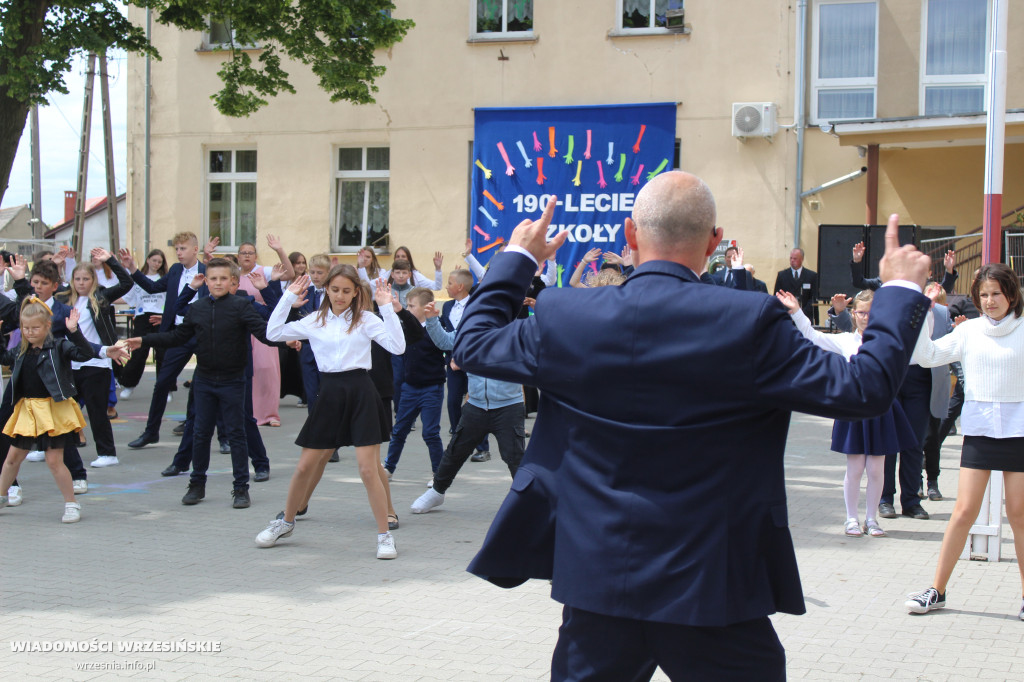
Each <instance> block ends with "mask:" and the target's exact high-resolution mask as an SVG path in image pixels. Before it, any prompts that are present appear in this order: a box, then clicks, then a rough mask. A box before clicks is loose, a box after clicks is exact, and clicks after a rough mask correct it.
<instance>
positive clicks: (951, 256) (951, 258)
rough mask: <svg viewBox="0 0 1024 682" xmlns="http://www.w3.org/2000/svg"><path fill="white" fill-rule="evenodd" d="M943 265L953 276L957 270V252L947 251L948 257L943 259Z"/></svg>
mask: <svg viewBox="0 0 1024 682" xmlns="http://www.w3.org/2000/svg"><path fill="white" fill-rule="evenodd" d="M942 265H943V266H944V267H945V268H946V272H948V273H951V274H952V272H953V270H955V269H956V251H947V252H946V255H945V256H943V257H942Z"/></svg>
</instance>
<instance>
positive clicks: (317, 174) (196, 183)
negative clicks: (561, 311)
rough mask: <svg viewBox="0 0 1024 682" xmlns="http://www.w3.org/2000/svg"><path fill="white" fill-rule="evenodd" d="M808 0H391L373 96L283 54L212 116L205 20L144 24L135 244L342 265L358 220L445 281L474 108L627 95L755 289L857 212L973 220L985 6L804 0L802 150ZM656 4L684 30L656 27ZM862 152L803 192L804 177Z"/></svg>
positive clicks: (1019, 103)
mask: <svg viewBox="0 0 1024 682" xmlns="http://www.w3.org/2000/svg"><path fill="white" fill-rule="evenodd" d="M803 4H804V3H799V2H792V3H789V2H771V1H769V0H730V1H729V2H721V1H718V2H710V1H708V0H687V1H686V3H685V8H683V9H684V12H685V14H684V15H683V16H682V17H681V16H680V14H681V13H680V12H668V13H666V12H665V10H666V9H673V10H675V9H680V8H682V5H683V3H682V2H678V1H675V0H673V1H671V2H670V1H669V0H532V1H531V0H526V1H524V0H416V1H415V2H412V1H410V0H397V2H396V6H397V8H396V10H395V16H400V17H403V18H411V19H413V20H414V21H415V22H416V27H415V28H413V29H412V30H411V31H410V32H409V34H408V36H407V37H406V38H405V40H404V41H402V42H401V43H399V44H398V45H396V46H394V47H393V48H392V49H390V50H387V51H380V52H379V54H378V61H379V63H381V64H383V65H384V66H386V67H387V73H386V75H385V76H384V77H383V78H381V79H380V80H379V81H378V87H379V92H378V93H377V95H376V99H377V103H376V104H374V105H362V106H356V105H350V104H332V103H331V102H330V101H329V99H328V97H327V95H326V94H324V93H323V92H322V91H320V90H319V89H318V87H317V85H316V82H315V80H314V78H313V77H312V75H311V74H310V73H309V71H308V69H306V68H305V67H304V66H302V65H301V64H292V65H291V68H287V67H286V70H288V71H289V72H290V73H291V77H292V83H293V84H294V85H295V87H296V90H297V94H295V95H282V96H280V97H278V98H276V99H273V100H272V101H271V102H270V104H269V106H267V107H265V108H264V109H263V110H261V111H260V112H258V113H256V114H254V115H253V116H251V117H249V118H246V119H232V118H228V117H225V116H222V115H220V114H219V113H218V112H217V111H216V109H215V108H214V107H213V104H212V102H211V101H210V99H209V96H210V95H211V94H212V93H214V92H216V90H217V89H218V87H219V81H218V78H217V75H216V74H217V71H218V69H219V68H220V65H221V62H222V60H223V54H222V53H218V52H217V51H214V50H210V49H209V48H210V47H211V46H212V45H213V44H215V43H216V41H217V40H220V38H218V35H219V33H222V31H218V30H216V27H214V30H213V31H211V32H210V33H207V34H200V33H187V32H179V31H176V30H170V29H167V28H165V27H161V26H159V25H157V24H155V23H154V32H153V42H154V44H155V46H156V47H157V49H158V50H159V51H160V54H161V55H162V57H163V59H162V60H160V61H153V62H152V66H151V68H152V72H151V73H152V75H151V84H152V87H151V90H150V93H151V94H150V119H149V124H150V145H151V147H150V148H151V155H150V187H149V196H150V205H149V232H148V239H149V245H151V246H153V247H162V246H164V245H166V244H167V242H168V240H169V239H170V237H171V235H173V234H174V233H176V232H178V231H182V230H192V231H194V232H196V233H197V234H199V235H200V237H201V238H203V239H205V238H209V237H210V236H213V235H218V236H220V237H221V240H222V244H223V246H222V249H223V250H225V251H228V252H232V251H234V250H236V249H237V245H238V243H239V242H240V241H242V240H247V239H252V238H253V237H254V236H255V237H256V241H257V244H258V245H260V246H263V244H264V243H265V242H264V238H265V235H266V234H268V233H273V234H279V235H281V236H282V238H283V240H284V244H285V248H286V249H288V250H289V251H291V250H298V251H302V252H303V253H305V254H306V255H307V256H309V255H311V254H313V253H317V252H329V253H332V254H336V255H338V256H339V259H340V260H341V261H343V262H354V259H355V253H354V252H355V250H356V247H357V244H355V243H354V242H353V233H352V232H351V228H352V224H353V220H355V223H356V224H357V228H359V229H361V230H362V231H361V232H360V231H359V229H357V231H356V233H355V241H360V240H361V241H364V242H373V241H376V243H377V246H378V247H383V248H378V250H379V251H383V252H384V253H385V254H387V253H389V252H390V251H391V250H393V249H394V248H396V247H397V246H399V245H405V246H408V247H409V248H410V249H411V251H412V253H413V255H414V256H415V257H416V260H417V267H419V268H420V269H421V270H428V269H430V268H429V261H430V256H431V255H432V254H433V252H434V251H438V250H439V251H441V252H442V253H443V254H444V256H445V266H444V269H445V270H446V271H448V270H450V269H451V268H453V267H455V266H457V265H461V264H462V260H461V258H460V257H459V254H460V252H461V251H462V245H463V243H464V241H465V238H466V236H467V233H468V230H469V229H470V227H471V225H472V223H471V222H470V218H469V216H468V206H469V198H468V195H469V191H470V172H471V167H472V158H471V156H470V149H471V144H472V140H473V130H474V129H473V122H474V108H475V107H503V106H507V107H512V106H516V107H519V106H523V107H526V106H561V105H583V104H590V105H594V104H618V103H634V102H677V103H678V107H677V121H676V137H677V138H678V146H679V167H680V168H682V169H684V170H687V171H690V172H692V173H695V174H697V175H699V176H701V177H703V178H704V179H705V180H706V181H707V182H708V183H709V185H710V186H711V188H712V190H713V191H714V193H715V196H716V198H717V201H718V210H719V215H718V222H719V225H721V226H723V227H724V228H725V232H726V237H727V238H729V239H736V240H738V241H739V242H740V244H741V245H742V246H743V247H744V250H745V253H746V258H747V260H748V261H749V262H751V263H753V264H754V265H755V266H756V267H757V269H758V277H760V278H761V279H764V280H766V281H767V282H768V284H769V288H770V287H771V285H772V283H773V282H774V277H775V274H774V273H775V271H777V270H778V269H780V268H782V267H784V266H787V265H788V261H787V256H788V253H789V250H790V249H791V248H792V247H793V246H794V245H799V246H801V247H803V248H804V249H805V250H806V252H807V257H808V258H807V262H808V265H809V266H811V267H812V268H814V267H816V254H817V237H818V230H817V226H818V225H823V224H863V223H864V222H866V221H867V220H868V217H869V214H870V213H871V212H872V211H873V213H874V215H876V216H878V218H876V219H877V220H883V219H884V216H886V215H888V214H889V213H891V212H899V213H900V214H901V219H902V221H903V222H904V223H916V224H920V225H926V226H951V227H954V228H955V230H956V232H957V233H967V232H970V231H971V230H974V229H975V228H977V227H978V226H979V225H980V224H981V221H982V181H983V162H984V146H983V144H984V134H985V130H984V116H983V115H981V114H980V112H981V111H982V109H983V108H984V101H985V98H984V93H985V68H986V66H985V65H986V64H987V61H988V49H989V47H990V41H991V36H990V33H991V31H990V28H989V18H990V16H991V0H863V1H862V0H856V1H850V0H807V1H806V8H807V9H806V21H807V24H806V28H807V30H806V36H805V38H806V43H805V46H806V54H807V59H806V62H805V73H806V82H805V83H804V88H803V96H804V97H805V100H804V102H805V105H806V113H807V125H808V127H807V128H806V132H805V136H804V147H803V149H802V150H801V149H798V145H797V134H796V132H795V130H794V127H793V124H794V115H795V109H796V92H797V91H798V89H799V85H798V83H797V71H798V69H796V61H797V58H796V55H797V54H798V52H799V49H800V48H799V42H800V41H799V36H798V31H797V26H798V23H799V21H798V20H799V14H800V10H801V6H802V5H803ZM495 11H497V14H495ZM131 12H133V14H131V15H130V16H131V17H132V19H133V20H134V21H136V22H138V23H140V24H142V23H144V14H142V13H141V12H140V11H139V10H138V9H136V8H132V9H131ZM666 14H667V15H669V16H670V17H671V23H676V22H681V24H682V25H681V26H677V27H672V28H669V27H665V24H666V23H670V19H669V18H666ZM1009 16H1010V24H1009V45H1010V48H1009V79H1008V92H1007V107H1008V109H1010V110H1011V111H1012V110H1021V109H1024V50H1022V49H1015V48H1014V46H1015V45H1020V44H1024V11H1022V8H1017V7H1011V8H1010V12H1009ZM496 17H497V18H496ZM495 22H496V23H495ZM979 65H980V67H979ZM979 68H980V72H979ZM145 86H146V81H145V62H144V60H142V59H139V58H138V57H134V56H133V57H130V58H129V142H128V145H129V160H128V166H129V176H130V185H129V191H128V196H129V223H130V227H131V229H130V243H131V245H132V248H133V249H134V250H135V251H136V254H137V255H139V254H140V253H141V251H142V250H143V249H144V248H145V246H146V238H147V233H146V226H145V220H144V217H145V215H146V210H145V195H146V192H145V173H144V169H145V166H146V156H145V129H146V116H145V104H146V94H147V91H146V87H145ZM741 102H757V103H771V104H774V105H775V111H776V115H777V122H778V124H780V126H781V127H779V129H778V130H777V131H774V134H773V135H772V136H771V137H770V138H766V137H759V136H757V135H756V134H754V135H748V136H746V137H745V139H740V138H737V137H735V136H734V135H733V109H734V107H733V104H734V103H741ZM979 104H980V105H981V106H980V107H979V106H978V105H979ZM1008 121H1009V123H1008V126H1007V146H1006V170H1005V181H1004V203H1003V206H1004V209H1005V210H1007V211H1009V210H1010V209H1013V208H1016V207H1018V206H1021V205H1024V158H1022V157H1024V154H1022V152H1024V113H1021V112H1019V111H1018V112H1015V113H1011V114H1010V115H1009V119H1008ZM876 152H877V153H876ZM801 153H802V155H803V159H804V168H803V178H802V187H797V185H796V182H797V177H796V176H797V159H798V154H801ZM865 166H870V171H869V172H868V173H866V174H864V175H863V176H861V177H858V178H857V179H855V180H853V181H851V182H847V183H845V184H842V185H839V186H837V187H835V188H832V189H828V190H825V191H822V192H820V193H818V194H815V195H813V196H810V197H807V198H806V199H804V200H801V201H799V202H798V199H797V197H798V195H799V193H800V190H801V189H808V188H812V187H815V186H818V185H821V184H823V183H826V182H828V181H830V180H833V179H835V178H838V177H840V176H844V175H847V174H849V173H851V172H852V171H856V170H858V169H860V168H861V167H865ZM875 184H877V192H874V191H873V190H872V189H871V188H872V187H873V186H874V185H875ZM798 205H799V206H800V211H801V215H800V223H801V229H800V236H799V242H798V243H796V241H795V238H796V230H795V223H796V215H795V214H796V211H797V206H798ZM353 217H355V218H353ZM360 218H361V219H362V220H361V221H360V220H359V219H360ZM1006 222H1009V220H1007V221H1006ZM343 227H344V228H346V229H347V230H348V233H345V230H343V229H342V228H343ZM385 230H386V232H387V237H386V238H381V235H382V234H383V232H384V231H385ZM383 260H384V261H385V262H387V261H388V260H389V258H387V257H386V256H385V258H384V259H383ZM826 293H828V292H822V294H823V295H824V294H826Z"/></svg>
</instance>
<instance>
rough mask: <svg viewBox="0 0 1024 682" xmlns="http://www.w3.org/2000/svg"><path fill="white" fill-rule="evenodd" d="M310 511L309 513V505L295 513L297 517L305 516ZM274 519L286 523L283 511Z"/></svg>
mask: <svg viewBox="0 0 1024 682" xmlns="http://www.w3.org/2000/svg"><path fill="white" fill-rule="evenodd" d="M308 511H309V505H308V504H307V505H306V506H305V507H303V508H302V509H300V510H299V511H297V512H295V515H296V516H305V515H306V512H308ZM274 518H275V519H277V520H278V521H284V512H283V511H279V512H277V516H275V517H274Z"/></svg>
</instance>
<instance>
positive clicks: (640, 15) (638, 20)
mask: <svg viewBox="0 0 1024 682" xmlns="http://www.w3.org/2000/svg"><path fill="white" fill-rule="evenodd" d="M615 4H616V5H617V7H616V10H617V14H618V26H616V28H617V29H618V30H621V31H624V32H629V31H638V32H639V31H647V32H650V29H665V30H666V31H667V29H668V23H667V18H666V13H667V12H668V10H678V9H683V0H616V3H615ZM656 32H657V31H656Z"/></svg>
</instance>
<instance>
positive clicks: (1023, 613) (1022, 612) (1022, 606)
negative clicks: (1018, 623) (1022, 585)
mask: <svg viewBox="0 0 1024 682" xmlns="http://www.w3.org/2000/svg"><path fill="white" fill-rule="evenodd" d="M1017 617H1018V618H1020V619H1021V620H1024V599H1021V600H1020V613H1019V614H1018V615H1017Z"/></svg>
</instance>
